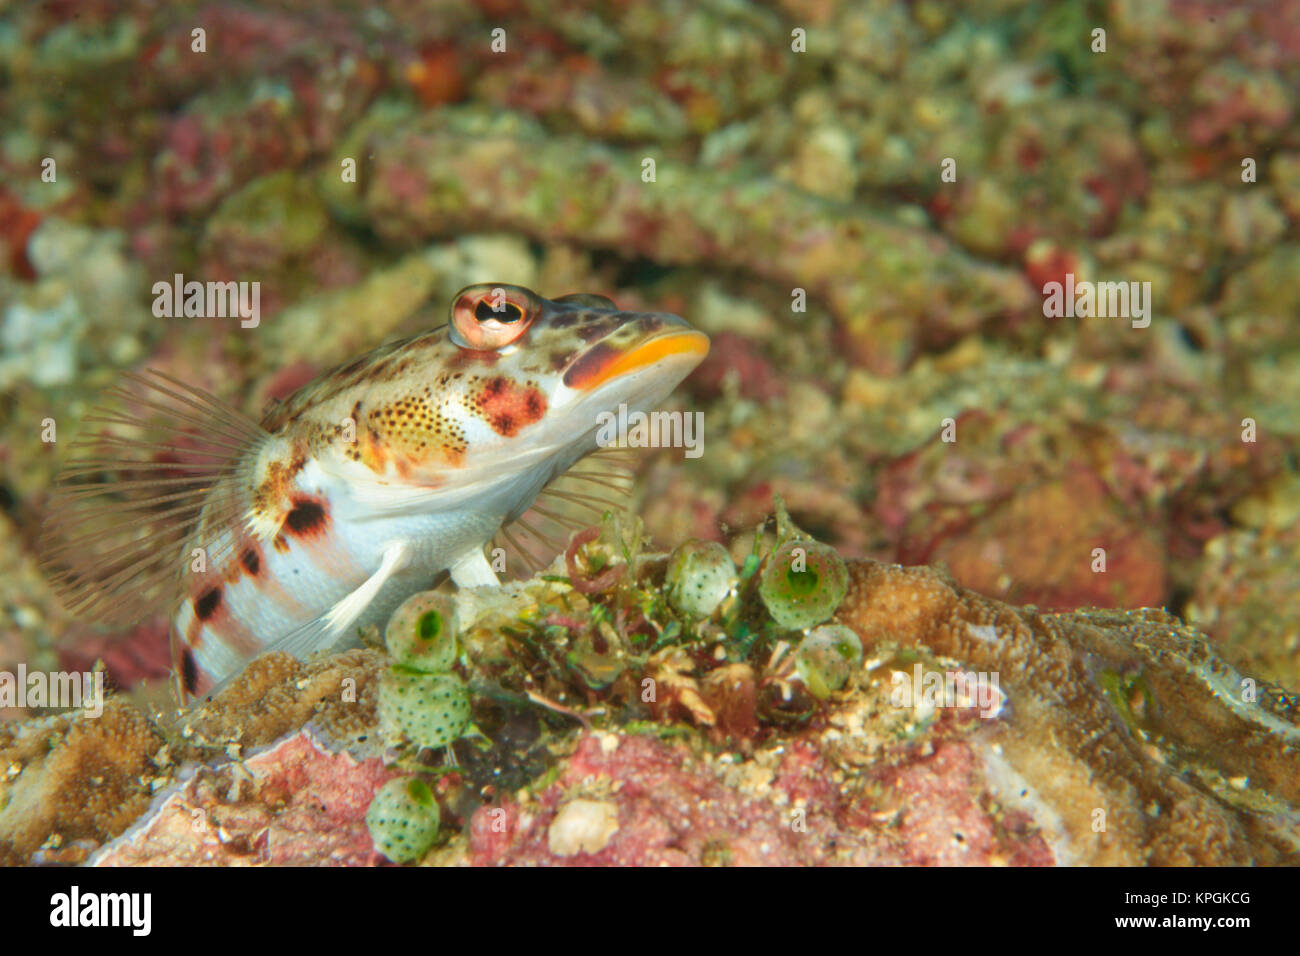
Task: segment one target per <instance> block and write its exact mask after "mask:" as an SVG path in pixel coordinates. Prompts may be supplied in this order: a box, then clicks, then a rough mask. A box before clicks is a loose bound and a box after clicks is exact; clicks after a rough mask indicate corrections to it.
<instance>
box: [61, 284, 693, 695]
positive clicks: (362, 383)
mask: <svg viewBox="0 0 1300 956" xmlns="http://www.w3.org/2000/svg"><path fill="white" fill-rule="evenodd" d="M707 351H708V339H707V337H706V336H705V335H704V334H703V333H701V332H698V331H696V330H695V329H693V328H691V327H690V326H689V325H688V324H687V323H686V322H685V321H683V320H682V319H680V318H679V317H677V316H674V315H670V314H667V313H658V312H653V313H647V312H625V311H620V310H619V309H618V308H617V307H616V306H615V305H614V304H613V303H612V302H611V301H609V300H608V299H604V298H602V297H598V296H590V295H576V296H565V297H562V298H559V299H554V300H551V299H545V298H543V297H541V296H539V295H537V294H536V293H534V292H531V291H530V290H528V289H524V288H522V287H519V286H510V285H501V284H484V285H476V286H470V287H468V288H466V289H464V290H462V291H461V292H460V293H458V294H457V296H456V297H455V299H454V300H453V304H452V309H451V321H450V322H449V323H448V324H447V325H446V326H443V327H441V328H438V329H435V330H433V331H430V332H427V333H425V334H422V335H418V336H415V337H414V338H410V339H406V340H404V341H400V342H394V343H390V344H387V345H384V346H381V347H380V348H377V349H375V350H374V351H372V352H370V353H368V354H366V355H363V356H361V357H360V358H358V359H356V360H355V361H352V362H350V363H348V364H346V365H343V366H340V367H339V368H336V369H333V370H331V371H329V372H326V373H324V374H323V375H321V376H320V377H318V378H317V379H315V380H314V381H312V382H311V383H309V384H308V385H306V386H304V387H303V388H302V389H300V390H299V391H298V392H296V393H295V394H294V395H293V396H291V397H290V398H289V399H287V400H286V401H285V402H284V403H283V404H281V405H279V406H278V407H276V408H275V409H273V410H272V411H271V412H269V413H268V414H267V416H266V417H265V418H264V419H263V420H262V421H261V422H260V423H257V424H255V425H254V424H253V423H251V421H249V420H246V419H245V420H241V419H240V418H239V417H238V413H237V412H234V411H233V410H228V409H227V410H223V409H221V408H220V406H219V405H217V404H214V403H215V401H216V400H215V399H212V398H211V396H206V394H203V393H201V395H199V396H196V395H191V394H190V393H189V392H187V391H186V390H185V388H184V386H182V385H181V384H180V383H176V382H173V381H172V380H166V381H165V382H163V383H161V384H159V383H158V381H157V380H156V379H155V380H153V381H152V383H151V384H152V385H153V387H154V388H155V389H157V390H159V391H163V392H165V393H167V394H168V395H170V396H171V398H169V399H166V401H167V402H169V403H170V402H174V400H176V399H187V400H188V402H187V404H191V405H194V406H200V405H201V406H203V409H202V413H200V411H198V410H196V411H194V412H192V413H191V415H192V418H193V420H192V421H190V424H191V425H193V424H195V421H198V422H203V421H207V420H208V419H207V418H205V417H204V416H211V420H212V421H213V423H214V424H213V425H212V428H211V430H210V431H209V433H208V438H209V439H211V440H212V441H213V442H215V447H216V448H217V451H216V452H215V454H216V455H218V456H219V455H221V454H222V451H221V449H223V448H224V449H226V450H227V451H228V455H227V457H226V458H225V459H224V460H223V459H220V458H218V459H217V462H216V467H215V468H211V469H209V470H208V471H207V472H206V473H205V472H203V470H202V469H201V468H200V467H199V466H197V465H196V466H193V473H192V474H186V475H183V476H181V477H178V478H174V479H173V480H175V481H177V482H180V483H181V484H180V485H179V487H180V491H178V492H175V493H172V494H166V492H167V489H168V487H169V486H167V485H165V484H163V485H161V486H160V487H159V488H156V489H154V492H155V498H154V499H152V501H153V504H151V505H150V506H149V508H150V509H152V510H142V511H141V512H140V513H141V514H142V515H144V516H146V517H148V516H149V515H152V514H156V513H157V512H158V509H159V508H164V510H165V506H163V505H159V504H157V501H158V496H157V493H158V492H163V493H164V494H163V495H162V497H163V498H172V499H174V500H177V501H179V502H180V504H179V505H178V506H177V507H176V508H175V509H173V510H176V511H179V512H180V514H181V517H182V518H186V519H188V520H187V526H186V527H185V529H184V531H183V533H181V534H180V535H179V536H177V537H176V538H175V541H176V542H179V543H180V545H181V546H180V548H179V553H176V554H172V555H171V556H170V558H169V560H171V561H172V562H174V563H173V565H172V566H173V567H175V566H176V565H177V564H179V565H180V568H181V570H180V573H179V578H178V583H176V584H175V585H174V593H173V597H172V605H173V606H174V608H175V610H174V616H173V619H172V646H173V661H174V664H175V668H176V674H177V680H178V686H179V690H180V693H181V696H182V698H183V699H184V698H187V697H190V696H193V695H201V694H205V693H208V692H210V690H211V689H212V688H213V687H215V686H217V685H219V684H220V683H221V682H222V681H224V680H225V679H226V678H228V677H230V676H232V675H233V674H234V673H237V672H238V670H239V669H240V668H242V666H243V665H244V664H245V663H246V662H247V661H248V660H249V659H251V658H252V657H254V656H256V655H257V654H259V653H261V652H263V651H265V650H268V649H277V650H284V651H287V652H289V653H292V654H294V655H295V656H299V657H302V656H306V655H307V654H310V653H312V652H314V651H316V650H322V649H325V648H328V647H332V646H335V645H336V644H338V643H339V642H340V641H342V640H344V639H347V638H349V637H351V636H354V635H355V634H356V631H357V628H358V627H360V626H363V625H365V624H369V623H382V622H383V621H384V620H385V619H386V617H387V616H388V615H389V614H390V613H391V611H392V610H393V609H394V608H395V607H396V606H397V605H398V604H399V603H400V602H401V601H402V600H404V599H405V598H406V597H408V596H409V595H410V594H412V593H415V592H416V591H419V590H422V589H424V588H427V587H429V586H431V584H432V582H433V579H434V577H435V575H437V574H438V573H440V572H442V571H449V572H450V575H451V577H452V579H453V581H455V583H456V584H457V585H459V586H462V587H465V586H481V585H490V584H495V583H496V582H497V580H498V579H497V575H496V572H495V571H494V569H493V566H492V564H491V563H490V562H489V560H488V558H487V557H486V555H485V554H484V548H485V546H486V545H487V544H488V543H489V542H490V541H491V540H492V539H493V537H494V536H496V535H497V534H498V532H500V531H501V530H502V529H503V528H509V527H510V526H511V524H512V522H519V521H522V520H523V516H524V515H525V513H526V512H527V513H529V514H532V512H530V509H531V508H533V507H534V506H535V505H536V503H537V500H538V496H539V495H540V494H543V492H544V491H546V490H547V489H548V488H549V487H550V486H552V483H553V482H555V481H556V480H557V479H559V478H561V476H564V475H565V474H566V473H568V472H569V471H570V469H571V468H573V466H574V465H575V464H576V463H578V462H580V460H582V459H584V458H585V457H586V456H588V455H590V454H591V453H592V452H593V451H596V450H597V433H598V430H599V424H600V416H601V415H602V413H610V412H615V411H617V410H618V408H619V406H620V405H625V406H626V408H627V409H628V410H629V411H638V410H649V409H651V408H653V407H654V406H655V405H657V404H659V403H660V402H661V401H662V400H663V399H664V398H665V397H666V396H667V395H668V394H669V392H670V391H671V390H672V389H673V388H674V387H675V386H676V385H677V384H678V383H679V382H680V381H681V380H682V379H683V378H684V377H685V376H686V375H687V374H688V373H689V372H690V371H691V370H692V369H693V368H694V367H695V366H696V365H697V364H698V363H699V362H700V360H701V359H702V358H703V357H704V355H705V354H706V353H707ZM210 454H211V453H210ZM182 457H183V456H182ZM205 466H206V463H205ZM575 473H576V472H575ZM168 474H169V475H170V474H171V472H168ZM204 478H206V479H207V480H203V479H204ZM587 481H588V484H587V485H586V486H584V487H586V488H587V489H588V491H589V492H590V494H584V493H582V492H573V493H570V494H569V495H568V498H569V500H570V501H573V502H578V503H579V504H582V503H584V502H583V499H590V501H588V502H586V504H588V505H590V504H591V502H598V501H601V500H603V498H602V496H601V495H600V494H599V492H600V491H602V490H603V489H602V484H604V483H605V479H603V478H600V477H592V478H588V479H587ZM185 482H189V484H185ZM108 487H111V486H108ZM183 494H189V495H190V497H189V498H188V499H185V498H183V497H182V495H183ZM187 504H192V505H193V508H192V509H191V510H190V511H186V510H185V508H184V506H185V505H187ZM536 506H537V507H538V508H540V505H536ZM506 533H507V534H508V533H509V532H508V531H507V532H506ZM163 550H164V551H166V550H167V549H166V548H164V549H163ZM127 554H128V557H130V554H131V552H130V548H129V547H128V548H127ZM157 557H158V556H157V555H151V554H141V555H140V556H139V559H138V560H139V562H141V566H147V568H148V569H150V570H151V571H152V570H156V568H157V566H158V563H159V562H158V560H157ZM110 567H111V568H112V570H113V572H114V574H113V577H112V584H113V586H114V587H117V588H119V589H120V588H121V587H122V586H123V585H126V586H129V585H130V582H131V574H130V573H128V572H129V571H130V565H129V564H126V565H123V566H122V569H121V570H118V569H117V568H116V567H115V566H111V565H110ZM72 577H73V582H72V583H73V585H75V586H76V588H77V589H79V590H84V589H85V587H86V586H87V584H88V583H89V584H90V585H91V586H93V585H94V584H95V580H94V576H91V575H84V574H83V575H82V576H81V578H80V579H78V578H77V576H76V575H73V576H72ZM101 577H102V574H101ZM99 597H100V596H99V595H93V596H92V597H91V598H90V599H89V603H91V604H92V605H93V604H94V603H95V601H96V600H98V599H99ZM83 603H85V602H83Z"/></svg>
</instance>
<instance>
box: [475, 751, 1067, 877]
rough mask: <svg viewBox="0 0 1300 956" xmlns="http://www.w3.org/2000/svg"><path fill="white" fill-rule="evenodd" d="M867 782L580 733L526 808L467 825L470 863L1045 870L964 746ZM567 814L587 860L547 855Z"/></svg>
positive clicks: (1047, 853) (1044, 859)
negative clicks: (581, 826)
mask: <svg viewBox="0 0 1300 956" xmlns="http://www.w3.org/2000/svg"><path fill="white" fill-rule="evenodd" d="M751 769H752V768H751ZM729 774H730V777H729ZM732 777H734V778H735V779H732ZM872 782H873V783H875V782H876V781H872ZM878 782H879V783H880V784H881V786H880V787H879V788H878V789H877V788H876V787H875V786H871V787H867V788H863V789H861V790H859V791H858V792H856V793H855V792H843V791H842V789H841V785H840V784H839V783H837V782H836V776H835V774H834V772H833V770H832V768H831V767H830V766H829V765H828V763H827V760H826V758H825V757H824V756H823V755H822V754H821V753H820V751H819V750H818V748H817V747H816V746H815V745H814V744H812V743H810V742H807V741H801V742H796V743H792V744H790V745H789V746H787V747H783V748H780V750H779V751H777V752H776V753H775V754H774V755H773V761H772V764H771V766H770V768H769V769H766V770H764V771H762V772H760V773H756V774H745V775H741V772H740V770H738V769H737V768H735V767H731V766H730V765H728V764H726V763H722V762H719V761H716V760H714V761H712V762H709V761H706V760H705V759H704V758H702V757H700V756H697V755H693V754H692V753H691V752H690V750H689V749H688V748H687V747H685V746H684V745H682V744H676V745H673V744H668V743H664V742H661V741H659V740H657V739H655V738H653V737H649V736H640V735H626V736H625V735H615V734H603V735H602V734H589V735H586V736H584V737H583V738H582V739H581V740H579V741H578V744H577V748H576V750H575V751H574V753H573V755H572V756H571V757H570V758H568V760H567V762H566V763H565V764H564V768H563V770H562V771H561V773H560V774H559V776H558V778H557V779H556V780H555V782H554V783H552V784H551V785H550V786H549V787H547V788H546V789H545V790H543V791H541V792H540V793H538V794H537V797H536V799H535V800H534V801H530V802H528V803H516V802H505V803H503V804H501V805H500V806H489V807H483V808H481V809H479V810H478V811H477V812H475V814H474V815H473V818H472V820H471V822H470V851H469V855H470V861H471V862H472V863H474V864H476V865H486V866H501V865H520V864H523V865H538V864H541V865H568V866H575V865H576V866H600V865H612V864H620V865H625V864H633V865H639V866H693V865H732V866H752V865H767V866H773V865H805V864H828V863H831V864H834V863H839V864H851V865H872V864H874V865H897V864H957V863H965V864H990V863H1011V864H1017V865H1046V864H1051V863H1052V862H1054V858H1053V854H1052V851H1051V849H1050V848H1049V847H1048V845H1047V843H1046V841H1045V840H1044V838H1043V836H1042V835H1041V834H1040V833H1039V832H1038V830H1037V828H1036V827H1034V826H1032V825H1030V824H1029V818H1028V817H1027V816H1026V815H1024V814H1019V815H1016V814H1004V813H1002V812H1001V811H999V810H998V809H996V801H994V800H993V799H992V798H991V797H990V795H989V794H988V793H987V791H986V789H985V787H984V784H983V782H982V771H981V770H980V769H979V762H978V758H977V756H976V753H975V750H974V749H973V748H972V746H971V745H970V744H968V743H965V742H960V741H956V742H951V741H950V742H945V743H942V744H940V745H939V747H938V748H937V749H935V750H934V751H933V753H931V754H929V755H922V754H921V753H920V751H919V749H918V751H917V752H916V753H913V754H909V755H908V756H906V757H904V758H903V759H902V761H901V762H900V763H899V764H898V765H897V766H896V767H892V768H890V769H889V770H888V771H885V772H883V773H882V774H881V777H880V780H879V781H878ZM845 789H847V788H845ZM579 801H581V802H580V803H579ZM575 803H578V804H579V806H580V808H581V810H582V812H583V813H585V814H588V815H589V816H590V817H594V818H595V820H594V821H593V822H594V824H595V826H594V827H593V829H592V830H591V831H590V832H591V839H592V842H591V843H589V844H587V847H588V848H587V849H576V848H569V847H566V846H564V845H563V843H560V845H557V841H558V838H557V835H556V833H555V830H556V828H557V827H562V826H565V825H566V824H568V819H569V817H570V816H572V814H571V813H570V812H569V811H567V810H566V808H568V807H571V806H573V805H574V804H575ZM602 811H603V812H602ZM606 814H610V815H613V819H615V820H616V822H617V827H616V828H613V829H612V830H611V829H610V827H609V825H608V823H607V822H606V820H605V815H606ZM569 825H571V824H569ZM602 835H603V838H602ZM571 849H572V852H570V850H571ZM557 850H558V851H559V852H557Z"/></svg>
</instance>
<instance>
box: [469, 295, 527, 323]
mask: <svg viewBox="0 0 1300 956" xmlns="http://www.w3.org/2000/svg"><path fill="white" fill-rule="evenodd" d="M490 299H491V297H490V296H484V297H483V298H481V299H479V300H478V305H476V306H475V307H474V318H476V319H478V320H479V321H480V322H494V321H495V322H518V321H519V320H520V319H522V318H523V317H524V310H523V309H521V308H519V306H517V305H515V304H514V303H513V302H509V301H507V300H505V299H501V300H499V301H498V302H496V303H495V304H494V303H493V302H492V301H490Z"/></svg>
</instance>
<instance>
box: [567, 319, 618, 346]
mask: <svg viewBox="0 0 1300 956" xmlns="http://www.w3.org/2000/svg"><path fill="white" fill-rule="evenodd" d="M618 325H619V323H618V320H617V319H614V318H608V319H599V320H597V321H595V322H588V323H587V324H586V325H584V326H582V327H581V328H579V329H578V330H577V335H578V338H580V339H582V341H584V342H594V341H596V339H599V338H603V337H604V336H606V335H608V334H609V333H610V332H613V331H614V330H615V329H616V328H618Z"/></svg>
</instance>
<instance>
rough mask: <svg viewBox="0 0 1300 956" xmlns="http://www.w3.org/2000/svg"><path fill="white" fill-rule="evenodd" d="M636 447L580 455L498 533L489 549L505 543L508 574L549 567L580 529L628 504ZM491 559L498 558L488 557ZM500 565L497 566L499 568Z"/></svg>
mask: <svg viewBox="0 0 1300 956" xmlns="http://www.w3.org/2000/svg"><path fill="white" fill-rule="evenodd" d="M635 458H636V451H635V450H632V449H624V448H602V449H600V450H599V451H594V452H592V453H591V454H590V455H587V456H586V457H585V458H583V459H581V460H580V461H578V462H577V463H576V464H575V465H574V466H573V467H572V468H570V469H569V470H568V471H566V472H565V473H564V474H562V475H560V476H559V477H558V478H556V479H555V480H554V481H552V482H551V483H550V484H549V485H547V486H546V487H545V488H543V489H542V491H541V492H540V493H539V494H538V496H537V500H536V501H534V502H533V504H532V507H530V508H529V509H528V510H527V511H525V512H524V513H523V514H522V515H520V516H519V517H518V518H516V519H515V520H514V521H512V522H511V523H510V524H508V525H506V526H505V527H503V528H502V529H501V530H500V531H498V532H497V533H496V536H495V537H494V538H493V539H492V542H491V544H489V545H488V549H489V554H491V552H492V551H493V550H494V549H496V548H504V549H505V554H506V570H505V572H504V573H503V574H501V575H500V576H501V578H502V579H503V580H517V579H519V578H525V577H529V576H530V575H533V574H536V573H537V572H538V571H540V570H541V569H542V568H545V567H546V566H547V565H549V564H550V563H551V561H553V560H554V559H555V556H556V555H557V554H560V553H561V552H562V551H564V549H565V548H566V547H567V546H568V542H569V538H570V536H571V535H572V534H573V532H575V531H580V530H581V529H583V528H586V527H590V526H591V525H593V524H599V523H600V518H601V515H602V514H604V513H605V512H606V511H623V510H626V508H627V507H628V505H629V504H630V502H631V499H632V484H633V478H632V463H633V461H635ZM489 563H494V562H492V561H491V560H490V558H489ZM494 570H495V568H494Z"/></svg>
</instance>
